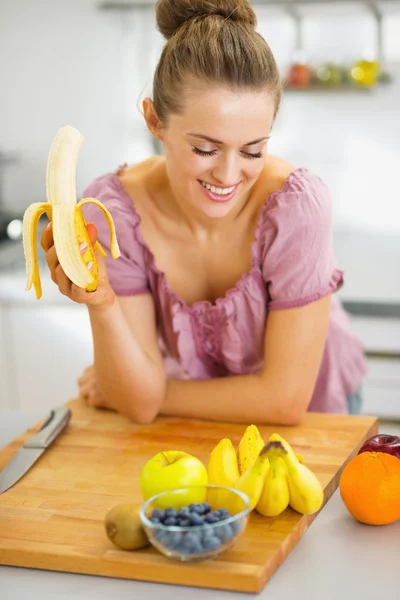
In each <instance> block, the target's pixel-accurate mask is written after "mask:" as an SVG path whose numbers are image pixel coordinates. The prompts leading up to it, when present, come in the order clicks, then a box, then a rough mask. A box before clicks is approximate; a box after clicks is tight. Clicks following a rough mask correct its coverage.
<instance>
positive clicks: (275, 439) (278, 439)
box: [268, 433, 304, 465]
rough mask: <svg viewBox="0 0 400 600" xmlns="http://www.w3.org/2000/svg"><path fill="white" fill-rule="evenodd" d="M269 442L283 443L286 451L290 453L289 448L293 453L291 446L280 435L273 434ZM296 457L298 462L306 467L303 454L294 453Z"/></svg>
mask: <svg viewBox="0 0 400 600" xmlns="http://www.w3.org/2000/svg"><path fill="white" fill-rule="evenodd" d="M268 441H269V442H282V446H283V447H284V448H285V450H286V451H289V448H290V450H291V451H293V449H292V447H291V445H290V444H289V443H288V442H287V441H286V440H284V439H283V437H282V436H281V435H279V433H272V434H271V435H270V436H269V438H268ZM294 455H295V456H296V458H297V460H298V461H299V462H300V463H301V464H302V465H304V458H303V456H302V455H301V454H298V453H297V452H294Z"/></svg>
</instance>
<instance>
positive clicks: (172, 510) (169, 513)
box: [165, 508, 178, 519]
mask: <svg viewBox="0 0 400 600" xmlns="http://www.w3.org/2000/svg"><path fill="white" fill-rule="evenodd" d="M177 514H178V513H177V511H176V510H175V508H167V509H166V510H165V516H166V517H167V519H168V518H169V517H176V515H177Z"/></svg>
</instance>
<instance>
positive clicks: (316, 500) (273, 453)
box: [266, 441, 324, 515]
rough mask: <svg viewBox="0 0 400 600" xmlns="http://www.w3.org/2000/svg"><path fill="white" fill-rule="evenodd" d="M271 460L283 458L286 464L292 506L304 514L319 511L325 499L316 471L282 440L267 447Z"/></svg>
mask: <svg viewBox="0 0 400 600" xmlns="http://www.w3.org/2000/svg"><path fill="white" fill-rule="evenodd" d="M266 454H267V455H268V456H269V458H270V460H273V459H274V458H275V457H276V458H281V459H282V460H283V461H284V463H285V466H286V470H287V481H288V485H289V494H290V500H289V504H290V506H291V507H292V508H293V509H294V510H296V511H297V512H299V513H301V514H303V515H310V514H312V513H315V512H317V511H318V510H319V509H320V508H321V506H322V503H323V501H324V490H323V488H322V486H321V484H320V482H319V480H318V478H317V477H316V475H314V473H313V472H312V471H311V470H310V469H309V468H308V467H306V465H303V464H301V463H300V462H299V461H298V460H297V458H296V455H295V453H294V452H293V449H292V448H291V447H290V446H289V444H287V446H284V445H283V443H282V442H281V441H272V442H269V444H268V445H267V447H266Z"/></svg>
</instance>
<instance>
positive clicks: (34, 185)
mask: <svg viewBox="0 0 400 600" xmlns="http://www.w3.org/2000/svg"><path fill="white" fill-rule="evenodd" d="M98 3H99V2H98V1H97V0H13V1H12V2H5V1H4V0H3V1H2V2H0V150H3V151H9V152H17V153H18V154H19V156H20V163H19V164H17V165H10V166H8V167H7V168H6V169H5V170H4V175H3V177H4V195H5V200H6V203H7V205H9V206H12V207H15V208H16V209H19V210H23V209H24V208H25V207H26V206H27V205H28V204H30V203H31V202H33V201H39V200H41V199H43V198H44V191H45V178H44V175H45V165H46V159H47V152H48V149H49V146H50V143H51V140H52V138H53V136H54V134H55V132H56V131H57V129H58V128H59V127H60V126H62V125H64V124H66V123H68V124H70V125H74V126H75V127H77V128H78V129H80V130H81V131H82V133H83V135H84V137H85V143H84V145H83V147H82V150H81V153H80V157H79V162H78V172H77V191H78V194H80V193H81V192H82V191H83V188H84V186H86V185H87V183H88V182H89V181H90V180H91V179H92V178H93V177H95V176H97V175H99V174H101V173H103V172H106V171H109V170H112V169H115V168H116V167H117V166H118V164H120V163H122V162H124V161H127V162H131V161H134V160H140V159H141V158H144V157H145V156H148V155H149V154H150V153H151V152H152V151H153V150H152V146H151V143H150V140H149V138H148V136H147V134H146V131H145V127H144V125H143V120H142V117H141V115H140V113H139V111H138V108H137V102H138V99H139V97H140V94H141V92H142V91H144V93H147V92H151V79H152V72H153V69H154V65H155V62H156V60H157V58H158V55H159V51H160V48H161V45H162V39H161V36H160V35H159V34H158V33H157V32H156V30H155V27H154V12H153V11H152V10H151V11H150V12H148V14H147V15H146V14H143V13H134V14H133V13H122V14H118V13H110V12H102V11H99V10H98V9H97V5H98ZM396 4H397V3H396ZM399 6H400V2H399ZM257 12H258V15H259V31H260V32H261V33H262V34H263V35H265V37H266V38H267V39H268V40H269V42H270V45H271V47H272V49H273V51H274V53H275V54H276V57H277V60H278V62H279V64H280V66H281V67H282V68H283V69H284V68H285V66H286V65H287V64H289V62H290V60H291V57H292V56H293V50H294V23H293V21H292V20H291V19H290V18H289V17H288V16H287V15H285V14H284V13H283V12H282V11H277V10H264V9H261V8H257ZM305 12H306V13H307V16H306V19H305V25H304V31H305V34H306V36H305V40H306V43H305V46H306V51H307V55H308V56H309V58H310V60H311V61H313V62H314V63H317V62H320V61H324V60H330V59H331V58H335V57H336V58H337V59H339V60H342V61H344V62H349V63H350V62H351V61H353V60H355V59H356V58H357V57H358V56H359V55H361V53H362V52H364V51H366V50H371V49H372V50H373V48H374V47H375V42H376V31H375V28H374V27H375V26H374V22H373V20H372V18H371V16H370V14H369V13H368V12H366V11H365V10H361V9H360V8H359V6H358V7H357V6H356V7H354V6H351V5H350V6H348V7H343V6H335V5H331V6H329V7H323V8H318V9H317V8H316V7H315V6H313V7H309V8H307V10H306V11H305ZM344 17H345V18H344ZM398 31H400V13H397V14H395V13H393V14H391V13H390V14H388V15H387V16H386V17H385V48H384V49H385V56H386V58H387V61H388V64H389V66H390V68H391V69H393V70H394V72H395V73H397V79H396V81H395V83H394V84H393V85H391V86H387V87H383V88H381V89H379V90H376V91H374V92H372V93H353V94H350V93H346V94H341V93H334V94H321V93H319V94H316V93H306V94H298V93H292V94H289V93H288V94H287V95H286V97H285V99H284V103H283V106H282V110H281V113H280V115H279V117H278V121H277V123H276V127H275V129H274V132H273V137H272V140H271V145H270V149H271V152H275V153H278V154H281V155H282V156H284V157H285V158H287V159H288V160H290V161H292V162H293V163H294V164H296V165H304V166H307V167H309V168H311V169H313V170H315V171H317V172H318V173H319V174H320V175H321V176H322V177H323V178H324V179H325V180H326V181H327V183H328V185H329V187H330V189H331V191H332V194H333V197H334V219H335V221H334V226H335V229H339V230H346V229H350V230H352V229H354V228H361V229H364V230H371V231H381V232H382V231H386V232H393V233H397V232H398V231H399V230H400V212H399V211H400V209H399V205H400V203H399V202H398V200H397V197H396V192H395V189H396V185H397V184H396V179H397V169H398V164H400V162H399V159H400V141H399V140H400V102H399V98H400V67H399V65H400V36H398ZM396 69H397V70H396ZM145 86H146V87H145ZM143 88H144V89H143Z"/></svg>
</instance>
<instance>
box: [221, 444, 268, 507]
mask: <svg viewBox="0 0 400 600" xmlns="http://www.w3.org/2000/svg"><path fill="white" fill-rule="evenodd" d="M268 469H269V460H268V457H267V455H266V454H265V452H264V449H263V450H261V452H260V454H259V455H258V457H257V458H256V460H255V462H254V464H253V466H252V467H250V468H249V469H247V471H246V472H245V473H243V475H241V476H240V477H239V479H237V480H236V481H235V484H234V485H233V488H234V489H236V490H239V491H241V492H244V493H245V494H247V496H248V497H249V500H250V511H252V510H253V509H254V508H255V507H256V506H257V504H258V501H259V499H260V496H261V493H262V491H263V487H264V479H265V475H266V473H267V471H268ZM226 508H227V509H228V510H229V508H228V507H226Z"/></svg>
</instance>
